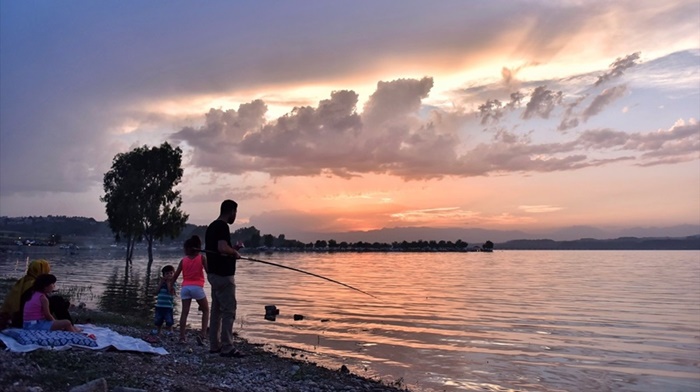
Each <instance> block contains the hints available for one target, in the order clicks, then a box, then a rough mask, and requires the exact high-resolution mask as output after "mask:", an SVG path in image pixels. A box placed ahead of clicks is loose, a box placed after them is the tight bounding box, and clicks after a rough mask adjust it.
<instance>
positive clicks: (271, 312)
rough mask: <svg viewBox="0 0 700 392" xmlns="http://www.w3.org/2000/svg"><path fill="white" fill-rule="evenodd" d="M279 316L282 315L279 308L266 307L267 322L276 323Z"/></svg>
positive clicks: (273, 306)
mask: <svg viewBox="0 0 700 392" xmlns="http://www.w3.org/2000/svg"><path fill="white" fill-rule="evenodd" d="M278 314H280V310H279V309H277V306H275V305H267V306H265V320H268V321H275V320H276V318H277V315H278Z"/></svg>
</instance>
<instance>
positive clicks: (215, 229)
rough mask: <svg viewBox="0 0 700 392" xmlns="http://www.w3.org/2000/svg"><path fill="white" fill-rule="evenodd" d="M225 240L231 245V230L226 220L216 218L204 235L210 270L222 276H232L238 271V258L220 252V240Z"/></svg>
mask: <svg viewBox="0 0 700 392" xmlns="http://www.w3.org/2000/svg"><path fill="white" fill-rule="evenodd" d="M220 240H224V241H226V243H227V244H228V245H229V246H231V232H230V231H229V228H228V225H227V224H226V222H224V221H221V220H218V219H217V220H215V221H214V222H212V223H210V224H209V226H208V227H207V232H206V234H205V235H204V249H206V250H207V251H208V252H207V265H208V267H209V272H210V273H212V274H217V275H221V276H231V275H234V274H235V273H236V259H234V258H233V256H227V255H222V254H220V253H219V241H220Z"/></svg>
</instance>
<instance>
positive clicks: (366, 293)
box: [199, 249, 379, 299]
mask: <svg viewBox="0 0 700 392" xmlns="http://www.w3.org/2000/svg"><path fill="white" fill-rule="evenodd" d="M199 251H200V252H206V253H214V254H218V255H221V256H226V257H234V256H232V255H225V254H222V253H219V252H214V251H211V250H205V249H200V250H199ZM240 260H247V261H252V262H254V263H261V264H267V265H271V266H273V267H279V268H284V269H288V270H292V271H296V272H300V273H302V274H307V275H311V276H315V277H317V278H321V279H324V280H327V281H329V282H332V283H335V284H339V285H341V286H344V287H347V288H349V289H351V290H355V291H357V292H360V293H362V294H365V295H369V296H370V297H372V298H375V299H379V298H378V297H376V296H374V295H372V294H370V293H368V292H366V291H362V290H360V289H358V288H356V287H352V286H350V285H349V284H345V283H343V282H339V281H337V280H335V279H331V278H327V277H325V276H323V275H318V274H315V273H313V272H309V271H304V270H302V269H298V268H294V267H289V266H286V265H282V264H277V263H273V262H271V261H265V260H259V259H254V258H252V257H241V258H240Z"/></svg>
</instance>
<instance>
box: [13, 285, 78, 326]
mask: <svg viewBox="0 0 700 392" xmlns="http://www.w3.org/2000/svg"><path fill="white" fill-rule="evenodd" d="M55 286H56V277H55V276H53V275H51V274H44V275H39V276H37V277H36V279H35V280H34V285H33V286H32V288H31V289H30V290H27V292H26V293H25V298H24V299H26V302H25V303H24V313H23V314H24V318H23V319H24V323H23V328H24V329H34V330H43V331H70V332H79V330H78V329H77V328H76V327H74V326H73V324H71V322H70V320H56V319H54V317H53V315H52V314H51V311H50V310H49V298H48V295H49V294H51V293H52V292H53V291H54V289H55Z"/></svg>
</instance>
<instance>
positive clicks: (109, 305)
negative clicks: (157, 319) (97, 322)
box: [97, 267, 155, 317]
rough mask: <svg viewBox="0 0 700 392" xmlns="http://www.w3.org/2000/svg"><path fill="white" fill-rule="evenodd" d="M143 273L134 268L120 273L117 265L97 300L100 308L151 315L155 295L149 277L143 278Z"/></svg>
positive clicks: (141, 315)
mask: <svg viewBox="0 0 700 392" xmlns="http://www.w3.org/2000/svg"><path fill="white" fill-rule="evenodd" d="M143 278H144V277H143V276H142V274H140V273H138V272H134V270H133V269H130V270H125V271H124V272H122V273H120V268H117V267H115V268H114V271H113V272H112V275H111V276H110V277H109V278H108V279H107V281H106V283H105V286H104V291H103V292H102V294H101V295H100V298H99V300H98V302H97V305H98V307H99V308H100V310H103V311H107V312H113V313H120V314H127V315H131V316H138V317H151V316H152V314H153V307H154V306H155V297H154V296H153V295H152V288H151V287H149V284H148V282H149V281H150V279H149V277H148V276H146V277H145V281H144V280H143Z"/></svg>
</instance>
